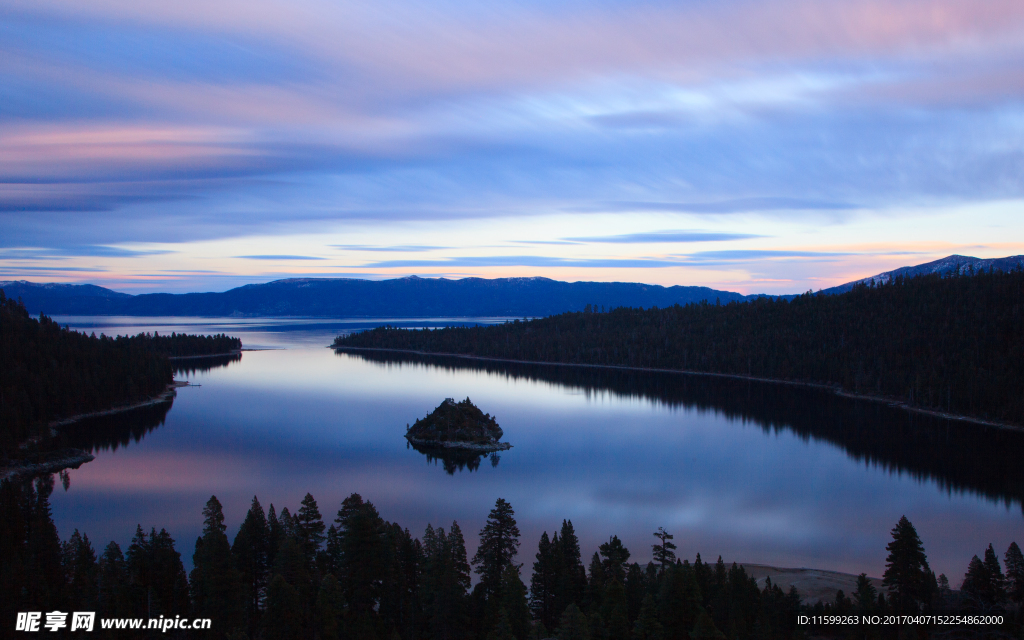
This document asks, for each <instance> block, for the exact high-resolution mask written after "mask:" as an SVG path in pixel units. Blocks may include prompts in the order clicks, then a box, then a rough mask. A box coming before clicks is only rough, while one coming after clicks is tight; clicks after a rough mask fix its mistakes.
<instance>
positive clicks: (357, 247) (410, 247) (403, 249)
mask: <svg viewBox="0 0 1024 640" xmlns="http://www.w3.org/2000/svg"><path fill="white" fill-rule="evenodd" d="M330 246H332V247H334V248H335V249H345V250H348V251H375V252H378V251H379V252H396V253H417V252H424V251H437V250H440V249H450V248H451V247H441V246H428V245H415V244H405V245H396V246H393V247H380V246H371V245H365V244H332V245H330Z"/></svg>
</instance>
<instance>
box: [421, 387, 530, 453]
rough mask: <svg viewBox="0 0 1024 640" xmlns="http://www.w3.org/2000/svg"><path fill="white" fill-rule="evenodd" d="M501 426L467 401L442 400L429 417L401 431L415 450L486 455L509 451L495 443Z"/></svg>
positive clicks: (501, 444) (504, 444)
mask: <svg viewBox="0 0 1024 640" xmlns="http://www.w3.org/2000/svg"><path fill="white" fill-rule="evenodd" d="M501 436H502V431H501V427H499V426H498V423H497V422H496V421H495V420H494V417H493V416H491V415H489V414H486V413H484V412H483V411H481V410H480V409H478V408H477V406H476V405H474V404H473V403H472V402H470V400H469V398H466V399H465V400H463V401H461V402H456V401H455V400H453V399H452V398H446V399H445V401H444V402H442V403H441V404H440V406H438V407H437V408H436V409H434V410H433V411H432V412H431V413H430V415H428V416H427V417H425V418H423V419H422V420H417V421H416V422H415V423H414V424H413V425H412V426H410V427H408V428H407V430H406V432H405V437H406V439H407V440H408V441H409V442H410V443H411V444H412V445H413V446H416V447H417V449H419V448H421V447H424V448H431V449H457V450H463V451H473V452H476V453H490V452H493V451H504V450H506V449H511V448H512V445H510V444H509V443H507V442H499V440H500V439H501Z"/></svg>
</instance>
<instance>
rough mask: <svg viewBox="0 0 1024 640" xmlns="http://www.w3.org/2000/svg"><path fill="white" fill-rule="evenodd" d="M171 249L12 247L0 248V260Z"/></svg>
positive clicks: (134, 254) (136, 254)
mask: <svg viewBox="0 0 1024 640" xmlns="http://www.w3.org/2000/svg"><path fill="white" fill-rule="evenodd" d="M169 253H174V252H173V251H168V250H166V249H126V248H124V247H111V246H104V245H72V246H66V247H51V248H21V247H12V248H7V249H0V260H63V259H66V258H83V257H88V258H138V257H140V256H160V255H166V254H169Z"/></svg>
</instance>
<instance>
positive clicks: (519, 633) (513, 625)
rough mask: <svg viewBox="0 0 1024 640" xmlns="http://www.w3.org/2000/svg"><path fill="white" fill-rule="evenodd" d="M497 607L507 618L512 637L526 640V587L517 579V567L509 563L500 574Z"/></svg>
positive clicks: (528, 612) (528, 633) (528, 624)
mask: <svg viewBox="0 0 1024 640" xmlns="http://www.w3.org/2000/svg"><path fill="white" fill-rule="evenodd" d="M499 607H500V609H501V611H503V612H504V613H505V614H506V616H507V618H508V624H509V629H510V630H511V631H512V635H513V636H515V637H516V638H517V639H518V640H528V638H529V636H530V620H531V617H530V605H529V601H528V599H527V595H526V585H525V584H523V580H522V578H520V577H519V567H518V566H516V565H514V564H512V563H511V562H510V563H508V564H507V565H505V569H504V570H503V571H502V572H501V599H500V604H499Z"/></svg>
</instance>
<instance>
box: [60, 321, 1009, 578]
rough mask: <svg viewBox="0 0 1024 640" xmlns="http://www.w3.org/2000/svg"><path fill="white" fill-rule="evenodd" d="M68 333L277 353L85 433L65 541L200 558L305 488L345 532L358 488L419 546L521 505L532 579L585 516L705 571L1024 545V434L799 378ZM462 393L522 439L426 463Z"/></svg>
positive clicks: (952, 563)
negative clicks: (211, 533) (258, 509)
mask: <svg viewBox="0 0 1024 640" xmlns="http://www.w3.org/2000/svg"><path fill="white" fill-rule="evenodd" d="M57 319H58V320H59V321H61V322H62V323H66V324H69V325H70V326H71V327H72V328H80V329H82V330H85V331H89V332H91V331H95V332H96V333H97V334H98V333H100V332H105V333H107V334H108V335H113V334H125V333H137V332H138V331H153V330H156V331H159V332H161V333H165V332H168V333H169V332H170V331H186V332H188V333H200V332H201V333H221V332H224V333H228V334H230V335H237V336H239V337H241V338H242V340H243V342H244V344H245V346H246V347H247V348H249V347H258V348H270V347H274V348H275V349H272V350H262V351H247V352H244V353H243V354H242V356H241V358H240V359H235V360H228V361H209V362H203V361H200V360H194V361H190V362H189V364H188V367H185V366H182V369H181V370H179V372H178V373H177V374H176V377H177V378H178V379H181V380H189V381H190V382H192V383H194V384H196V385H201V386H194V387H186V388H182V389H180V390H179V391H178V393H177V397H176V399H175V400H174V403H173V405H172V406H171V407H170V409H169V410H166V407H164V408H163V409H155V410H154V409H151V410H148V411H143V412H138V413H136V414H131V415H123V416H118V417H114V418H108V419H103V420H96V421H93V422H92V423H90V424H88V425H82V426H81V427H79V429H78V431H76V432H73V435H75V437H78V438H79V439H80V444H81V445H82V446H86V447H88V448H92V449H93V450H94V452H95V454H96V459H95V460H94V461H92V462H90V463H87V464H85V465H83V466H82V467H81V468H79V469H77V470H74V471H71V473H70V477H71V484H70V488H69V489H68V490H67V491H66V492H62V491H60V490H58V491H57V492H56V493H55V494H54V496H53V511H54V517H55V520H56V522H57V526H58V528H59V530H60V532H61V535H62V536H63V537H65V538H66V537H67V536H68V535H70V533H71V531H72V530H73V529H75V528H77V529H79V530H80V531H83V532H86V533H88V534H89V536H90V538H91V539H92V541H93V543H94V545H96V546H97V547H102V546H103V545H105V544H106V542H107V541H109V540H116V541H118V542H119V543H121V544H122V546H124V545H125V544H126V543H127V542H128V541H129V540H130V539H131V537H132V535H133V533H134V531H135V527H136V524H141V525H142V526H143V528H145V529H147V530H148V529H149V528H150V527H156V528H157V529H159V528H161V527H165V528H167V530H168V531H169V532H170V533H171V535H172V536H173V537H174V538H175V539H176V540H177V543H178V545H177V546H178V550H179V551H181V552H182V555H183V558H184V559H185V561H186V565H191V556H192V552H193V548H194V542H195V539H196V537H197V536H198V535H199V532H200V529H201V526H202V515H201V512H202V508H203V505H204V503H205V502H206V501H207V500H208V499H209V497H210V495H211V494H215V495H216V496H217V497H218V498H219V499H220V501H221V502H222V503H223V504H224V511H225V514H226V516H227V524H228V527H229V530H228V533H229V536H231V537H233V536H234V533H235V532H236V531H237V527H238V525H239V523H240V522H241V520H242V517H243V516H244V514H245V511H246V509H248V507H249V503H250V501H251V499H252V497H253V495H257V496H258V497H259V499H260V501H261V502H262V503H263V505H264V507H265V508H269V506H270V504H271V503H273V504H274V506H275V507H276V508H277V510H278V511H280V510H281V508H282V507H288V508H289V509H290V510H292V511H295V509H296V508H297V507H298V504H299V502H300V500H301V499H302V497H303V496H304V495H305V494H306V492H307V491H308V492H311V493H312V494H313V496H314V497H315V498H316V499H317V502H318V503H319V505H320V509H321V511H322V512H323V513H324V515H325V519H328V518H333V515H334V513H335V512H336V511H337V509H338V506H339V504H340V502H341V500H342V499H344V498H345V497H346V496H348V495H349V494H351V493H353V492H357V493H360V494H362V495H363V497H364V498H366V499H368V500H370V501H372V502H373V503H374V504H375V505H376V506H377V508H378V510H379V511H380V513H381V515H382V516H383V517H384V518H386V519H388V520H390V521H395V522H398V523H400V524H402V525H403V526H405V527H408V528H409V529H410V531H411V532H412V533H413V534H414V535H416V536H419V535H422V532H423V529H424V527H425V526H426V524H427V523H433V524H434V525H435V526H436V525H443V526H447V525H448V524H450V523H451V521H452V520H458V521H459V523H460V525H461V526H462V528H463V530H464V531H466V532H467V544H468V546H469V547H470V553H471V554H472V553H473V548H474V547H475V545H476V535H475V534H476V532H477V531H479V529H480V528H481V527H482V526H483V523H484V520H485V518H486V516H487V513H488V511H489V510H490V508H491V507H492V506H493V505H494V501H495V499H496V498H498V497H503V498H505V499H507V500H508V501H509V502H511V504H512V506H513V508H514V509H515V512H516V519H517V521H518V523H519V528H520V530H521V531H522V534H523V536H522V547H521V549H520V556H519V559H518V561H519V562H526V569H527V571H528V570H529V568H530V566H531V565H532V561H533V555H534V554H535V553H536V545H537V540H538V539H539V537H540V534H541V532H542V531H545V530H546V531H548V532H551V531H553V530H555V529H557V528H558V527H559V526H560V524H561V522H562V519H563V518H568V519H571V520H572V522H573V524H574V525H575V528H576V531H577V533H578V534H579V537H580V540H581V544H582V548H583V551H584V554H585V556H587V557H588V558H589V556H590V555H591V554H592V553H593V552H594V551H595V550H596V548H597V545H598V544H600V543H601V542H603V541H606V540H607V539H608V537H609V536H610V535H612V534H616V535H618V536H619V537H620V538H622V540H623V541H624V543H625V544H626V546H627V547H628V548H629V549H630V551H631V552H632V558H631V559H632V560H638V561H640V562H646V561H647V560H649V559H650V556H651V544H652V543H653V542H654V541H655V539H654V537H653V536H652V535H651V533H652V532H653V531H655V530H656V529H657V528H658V527H665V528H666V529H667V530H668V531H670V532H672V533H674V534H675V536H676V538H675V541H676V543H678V546H679V551H680V552H681V553H680V555H682V556H684V557H689V558H693V556H694V555H695V554H697V553H698V552H700V553H701V554H702V557H703V558H705V559H712V560H713V559H715V558H717V556H718V555H722V556H723V557H724V559H725V560H726V561H728V562H731V561H733V560H735V561H739V562H757V563H763V564H772V565H775V566H787V567H815V568H824V569H833V570H838V571H844V572H849V573H860V572H867V573H868V574H869V575H873V576H880V575H881V573H882V571H883V570H884V562H885V556H886V551H885V545H886V543H887V542H888V541H889V539H890V535H889V531H890V529H891V528H892V527H893V525H895V523H896V521H897V520H899V518H900V516H902V515H906V516H907V517H908V518H909V519H910V520H911V521H912V522H913V523H914V525H915V526H916V527H917V530H918V532H919V534H920V536H921V538H922V540H923V542H924V545H925V550H926V552H927V554H928V558H929V561H930V563H931V566H932V568H933V569H934V570H935V571H936V573H945V574H946V575H947V576H949V578H950V582H951V583H953V584H954V586H957V585H958V584H959V582H960V580H961V579H962V577H963V573H964V571H965V570H966V568H967V563H968V561H969V560H970V558H971V556H972V555H974V554H979V555H980V554H981V553H982V551H983V550H984V549H985V548H986V547H987V546H988V544H989V543H993V544H994V545H995V548H996V549H997V551H999V552H1000V555H1001V553H1002V550H1005V549H1006V547H1007V546H1008V545H1009V543H1010V542H1011V540H1013V539H1016V540H1017V542H1018V543H1024V535H1022V532H1024V517H1022V510H1021V498H1022V496H1024V471H1022V470H1021V465H1020V459H1021V457H1022V453H1024V434H1021V433H1019V432H1010V431H1005V430H998V429H991V428H985V427H980V426H977V425H970V424H965V423H956V422H950V421H942V420H938V419H934V418H930V417H927V416H920V415H914V414H910V413H907V412H904V411H901V410H897V409H893V408H890V407H887V406H885V405H882V404H878V403H869V402H860V401H853V400H849V399H844V398H839V397H837V396H834V395H831V394H827V393H824V392H820V391H813V390H806V389H800V388H794V387H787V386H783V385H766V384H754V383H748V382H739V381H731V380H724V379H715V378H708V377H699V376H685V375H677V374H652V373H639V372H632V373H631V372H623V371H602V370H597V369H579V368H571V367H559V366H524V365H503V364H499V363H479V362H473V361H468V360H461V359H441V358H408V357H401V356H398V355H397V354H391V355H386V354H379V353H377V354H371V353H363V354H360V353H354V352H353V353H335V352H334V351H332V350H330V349H328V348H326V345H328V344H330V342H331V341H332V340H333V338H334V336H335V335H337V334H338V333H342V332H345V331H349V330H353V329H359V328H362V327H364V326H367V325H369V324H373V323H371V322H368V321H363V320H361V321H340V320H339V321H314V320H266V319H260V320H251V319H249V320H246V319H229V318H217V319H181V318H148V319H140V318H57ZM481 321H493V319H492V320H481ZM453 322H454V321H450V320H445V319H440V320H429V321H403V322H402V324H406V325H408V326H438V325H444V324H450V323H453ZM460 322H461V321H460ZM393 324H399V323H397V322H396V323H393ZM446 397H452V398H456V399H462V398H466V397H469V398H471V399H472V401H473V402H474V403H475V404H476V405H478V406H479V407H480V408H481V409H482V410H483V411H485V412H488V413H490V414H492V415H495V416H496V417H497V420H498V423H499V424H500V425H501V427H502V429H504V432H505V436H504V440H507V441H508V442H510V443H512V444H513V445H514V446H513V448H512V449H511V450H509V451H505V452H502V453H501V455H500V459H498V460H492V459H490V458H486V457H485V458H482V459H479V460H476V461H472V460H470V461H469V465H468V466H467V465H466V462H467V461H466V460H459V461H450V462H449V463H448V464H447V468H446V463H445V461H444V460H434V459H432V458H428V456H426V455H424V454H422V453H419V452H417V451H416V450H414V449H411V448H409V447H408V446H407V444H406V441H405V439H404V438H403V434H404V433H405V428H406V425H407V424H408V423H411V422H413V421H415V420H416V419H417V418H421V417H423V416H425V415H426V414H428V413H429V412H430V411H432V410H433V409H434V407H436V406H437V405H438V404H439V403H440V402H441V401H442V400H443V399H444V398H446ZM460 467H461V468H460Z"/></svg>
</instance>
